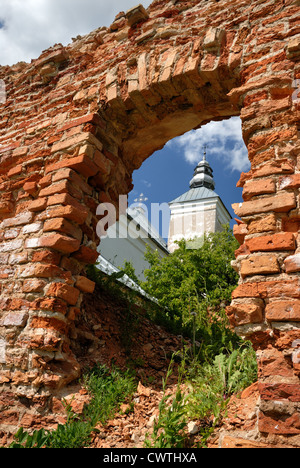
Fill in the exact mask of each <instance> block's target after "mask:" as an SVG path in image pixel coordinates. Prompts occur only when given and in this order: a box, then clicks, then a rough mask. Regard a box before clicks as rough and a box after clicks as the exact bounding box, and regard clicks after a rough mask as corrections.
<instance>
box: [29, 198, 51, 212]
mask: <svg viewBox="0 0 300 468" xmlns="http://www.w3.org/2000/svg"><path fill="white" fill-rule="evenodd" d="M46 206H47V198H38V199H37V200H34V201H32V202H30V203H29V205H28V207H27V208H28V210H29V211H33V212H38V211H43V210H44V209H45V208H46Z"/></svg>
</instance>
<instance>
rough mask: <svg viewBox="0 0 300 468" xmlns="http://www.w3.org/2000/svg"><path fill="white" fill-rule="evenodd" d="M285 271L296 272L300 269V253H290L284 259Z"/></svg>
mask: <svg viewBox="0 0 300 468" xmlns="http://www.w3.org/2000/svg"><path fill="white" fill-rule="evenodd" d="M284 265H285V271H286V272H287V273H294V272H296V271H300V253H296V254H295V255H290V256H289V257H287V258H286V259H285V260H284Z"/></svg>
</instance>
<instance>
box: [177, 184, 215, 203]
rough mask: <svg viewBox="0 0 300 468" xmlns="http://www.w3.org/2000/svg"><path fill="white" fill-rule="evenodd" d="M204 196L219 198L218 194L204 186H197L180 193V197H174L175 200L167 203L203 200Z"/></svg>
mask: <svg viewBox="0 0 300 468" xmlns="http://www.w3.org/2000/svg"><path fill="white" fill-rule="evenodd" d="M205 198H219V195H218V194H217V193H216V192H214V191H213V190H210V189H208V188H206V187H197V188H192V189H190V190H189V191H188V192H185V193H184V194H182V195H180V197H178V198H175V200H173V201H171V202H170V203H169V204H172V203H182V202H189V201H195V200H203V199H205Z"/></svg>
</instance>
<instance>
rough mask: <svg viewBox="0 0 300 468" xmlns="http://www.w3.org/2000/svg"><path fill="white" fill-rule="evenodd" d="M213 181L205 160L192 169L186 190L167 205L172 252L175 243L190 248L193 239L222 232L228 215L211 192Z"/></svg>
mask: <svg viewBox="0 0 300 468" xmlns="http://www.w3.org/2000/svg"><path fill="white" fill-rule="evenodd" d="M214 190H215V181H214V178H213V170H212V168H211V167H210V165H209V163H208V161H207V159H206V151H204V155H203V159H202V161H200V162H199V164H198V166H197V167H196V168H195V172H194V176H193V178H192V180H191V181H190V189H189V190H188V191H187V192H186V193H184V194H183V195H181V196H180V197H178V198H176V199H175V200H173V201H171V202H170V203H169V206H170V210H171V218H170V227H169V239H168V249H169V250H170V252H173V251H174V250H175V249H176V247H177V244H176V243H175V242H176V241H179V240H181V239H185V240H186V241H188V242H189V244H190V247H191V248H193V247H197V243H196V241H195V238H201V237H202V236H203V234H204V233H210V232H217V231H221V230H222V226H223V225H224V224H228V223H229V222H230V220H231V216H230V214H229V212H228V210H227V208H226V207H225V205H224V203H223V202H222V200H221V198H220V197H219V195H218V194H217V193H216V192H215V191H214Z"/></svg>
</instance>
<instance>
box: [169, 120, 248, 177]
mask: <svg viewBox="0 0 300 468" xmlns="http://www.w3.org/2000/svg"><path fill="white" fill-rule="evenodd" d="M168 145H169V146H170V147H172V148H173V149H177V151H181V152H182V151H183V154H184V157H185V159H186V161H187V162H189V163H191V164H195V163H198V162H199V161H200V160H201V159H202V155H203V148H204V146H205V145H207V147H208V149H207V154H208V156H209V157H213V158H215V159H219V160H222V161H224V163H225V165H226V167H228V168H229V169H230V170H232V171H239V172H242V171H247V170H249V168H250V162H249V160H248V152H247V148H246V146H245V143H244V141H243V138H242V128H241V120H240V118H239V117H233V118H231V119H229V120H223V121H221V122H210V123H209V124H207V125H204V126H203V127H201V128H200V129H198V130H192V131H191V132H188V133H185V134H184V135H182V136H180V137H178V138H174V139H173V140H171V141H170V142H169V143H168Z"/></svg>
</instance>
